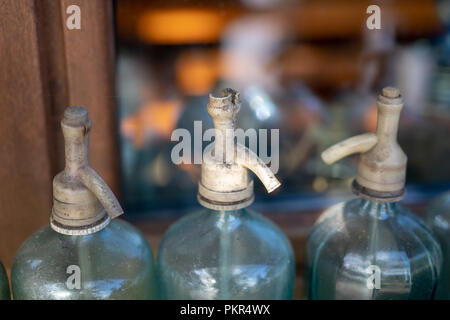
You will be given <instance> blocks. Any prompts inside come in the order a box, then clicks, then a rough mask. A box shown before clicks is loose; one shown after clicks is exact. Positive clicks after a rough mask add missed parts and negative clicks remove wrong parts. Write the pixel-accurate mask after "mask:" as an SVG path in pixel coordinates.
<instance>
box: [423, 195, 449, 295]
mask: <svg viewBox="0 0 450 320" xmlns="http://www.w3.org/2000/svg"><path fill="white" fill-rule="evenodd" d="M425 221H426V222H427V225H428V226H429V227H430V228H431V230H432V231H433V234H434V235H435V236H436V238H437V240H438V241H439V244H440V245H441V249H442V254H443V258H444V263H443V265H442V272H441V276H440V278H439V283H438V287H437V291H436V299H448V300H450V191H447V192H445V193H443V194H441V195H440V196H438V197H437V198H436V199H434V200H433V201H431V203H430V205H429V206H428V208H427V211H426V213H425Z"/></svg>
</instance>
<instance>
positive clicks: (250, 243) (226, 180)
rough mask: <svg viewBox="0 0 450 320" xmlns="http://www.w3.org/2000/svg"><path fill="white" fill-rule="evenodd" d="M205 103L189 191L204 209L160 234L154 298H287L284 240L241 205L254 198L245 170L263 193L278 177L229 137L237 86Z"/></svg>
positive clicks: (290, 266) (288, 254)
mask: <svg viewBox="0 0 450 320" xmlns="http://www.w3.org/2000/svg"><path fill="white" fill-rule="evenodd" d="M207 109H208V113H209V114H210V116H211V117H212V119H213V122H214V127H215V129H214V130H215V142H214V143H213V144H211V145H210V146H209V147H212V148H211V149H209V151H211V152H204V154H203V162H202V170H201V181H200V182H199V191H198V197H197V199H198V201H199V203H200V204H201V205H202V206H204V207H205V208H206V209H205V210H203V211H200V212H196V213H191V214H188V215H187V216H185V217H183V218H182V219H180V220H179V221H178V222H176V223H175V224H173V225H172V226H171V227H170V228H169V230H168V231H167V232H166V234H165V235H164V237H163V239H162V241H161V244H160V247H159V251H158V259H157V275H158V289H159V291H160V294H161V297H162V298H163V299H292V296H293V285H294V269H295V267H294V264H295V263H294V256H293V252H292V248H291V245H290V243H289V241H288V239H287V238H286V236H285V235H284V234H283V233H282V231H281V230H280V229H279V228H278V227H276V226H275V225H274V224H273V223H271V222H270V221H269V220H267V219H266V218H263V217H262V216H261V215H260V214H257V213H255V212H252V211H249V210H247V209H246V208H247V207H248V206H249V205H250V204H251V203H252V202H253V200H254V194H253V181H252V180H251V179H250V178H249V176H248V172H247V169H249V170H251V171H253V172H254V173H255V174H256V176H257V177H258V178H259V179H260V180H261V181H262V182H263V184H264V185H265V187H266V189H267V190H268V191H269V192H271V191H273V190H275V189H276V188H277V187H278V186H279V185H280V183H279V181H278V180H277V179H276V177H275V176H274V174H273V173H272V171H271V170H270V169H269V168H268V167H267V166H266V165H265V164H264V163H263V161H262V160H261V159H259V158H258V156H257V155H256V154H255V153H253V152H252V151H251V150H249V149H247V148H246V147H245V146H243V145H242V144H240V143H236V141H234V136H233V137H231V138H230V136H232V134H233V133H234V126H235V121H236V114H237V113H238V111H239V109H240V101H239V93H238V92H236V91H234V90H232V89H226V90H224V91H223V96H222V97H213V96H211V95H210V101H209V103H208V105H207ZM227 132H233V133H232V134H227ZM207 148H208V147H207ZM205 150H206V149H205Z"/></svg>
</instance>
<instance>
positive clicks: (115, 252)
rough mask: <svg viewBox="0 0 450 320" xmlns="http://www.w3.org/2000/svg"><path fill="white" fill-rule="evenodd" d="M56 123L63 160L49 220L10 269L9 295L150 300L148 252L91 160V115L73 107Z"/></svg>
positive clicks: (151, 267) (151, 271)
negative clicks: (94, 168) (62, 148)
mask: <svg viewBox="0 0 450 320" xmlns="http://www.w3.org/2000/svg"><path fill="white" fill-rule="evenodd" d="M61 127H62V131H63V134H64V140H65V159H66V166H65V169H64V171H62V172H60V173H59V174H58V175H56V176H55V178H54V180H53V210H52V214H51V219H50V226H46V227H44V228H42V229H40V230H39V231H37V232H36V233H35V234H33V235H32V236H31V237H30V238H28V239H27V240H26V241H25V242H24V243H23V245H22V246H21V248H20V249H19V251H18V252H17V254H16V257H15V259H14V263H13V266H12V272H11V283H12V291H13V296H14V299H33V300H34V299H39V300H42V299H52V300H53V299H65V300H72V299H73V300H75V299H152V298H155V278H154V265H153V253H152V250H151V248H150V247H149V245H148V243H147V241H146V240H145V238H144V237H143V235H142V234H141V233H140V232H139V231H138V230H136V229H135V228H134V227H133V226H131V225H130V224H128V223H127V222H124V221H121V220H112V218H115V217H117V216H119V215H121V214H122V213H123V210H122V208H121V207H120V204H119V202H118V201H117V199H116V197H115V196H114V194H113V193H112V191H111V190H110V189H109V187H108V186H107V185H106V183H105V182H104V181H103V179H102V178H101V177H100V176H99V175H98V174H97V173H96V172H95V171H94V170H93V169H91V167H90V166H89V162H88V159H89V132H90V130H91V120H90V119H89V117H88V112H87V110H86V109H85V108H83V107H70V108H67V109H66V111H65V113H64V118H63V120H62V121H61Z"/></svg>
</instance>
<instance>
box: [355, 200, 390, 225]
mask: <svg viewBox="0 0 450 320" xmlns="http://www.w3.org/2000/svg"><path fill="white" fill-rule="evenodd" d="M361 201H362V202H361V210H360V214H361V215H362V216H370V217H373V218H375V219H380V220H384V219H387V218H390V217H394V216H395V215H396V213H397V211H398V207H397V202H376V201H371V200H366V199H362V198H361Z"/></svg>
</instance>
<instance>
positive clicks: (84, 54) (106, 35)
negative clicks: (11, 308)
mask: <svg viewBox="0 0 450 320" xmlns="http://www.w3.org/2000/svg"><path fill="white" fill-rule="evenodd" d="M68 4H78V5H79V6H80V7H81V21H82V30H71V31H69V30H68V29H66V27H65V19H66V17H67V14H66V13H65V8H66V6H67V5H68ZM111 12H112V2H110V1H103V0H85V1H75V0H74V1H63V0H59V1H56V0H19V1H17V0H0V114H1V116H0V259H1V260H3V261H4V263H5V266H6V267H7V268H8V269H9V268H10V266H11V263H12V260H13V257H14V254H15V252H16V251H17V249H18V248H19V246H20V245H21V243H22V242H23V241H24V240H25V239H26V238H27V237H29V236H30V235H31V234H32V233H33V232H35V231H36V230H37V229H38V228H39V227H41V226H43V225H46V224H48V222H49V217H50V212H51V202H52V180H53V176H54V175H55V174H56V173H57V172H58V171H60V170H61V169H62V168H63V165H64V161H63V159H64V148H63V140H62V134H61V129H60V125H59V122H60V120H61V117H62V113H63V111H64V109H65V108H66V107H68V106H70V105H74V104H78V105H84V106H85V107H86V108H88V110H89V113H90V117H91V119H92V121H93V131H92V134H91V147H90V149H91V166H92V167H93V168H94V169H96V170H97V171H98V172H99V173H100V174H101V175H102V176H103V178H104V179H105V181H106V182H107V183H108V184H109V185H110V186H111V188H112V189H113V190H114V191H115V192H117V191H118V189H119V188H118V187H119V179H118V177H119V171H118V160H117V159H118V154H117V143H116V139H115V137H116V135H117V133H116V113H115V105H114V73H113V64H114V58H113V21H112V13H111Z"/></svg>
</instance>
